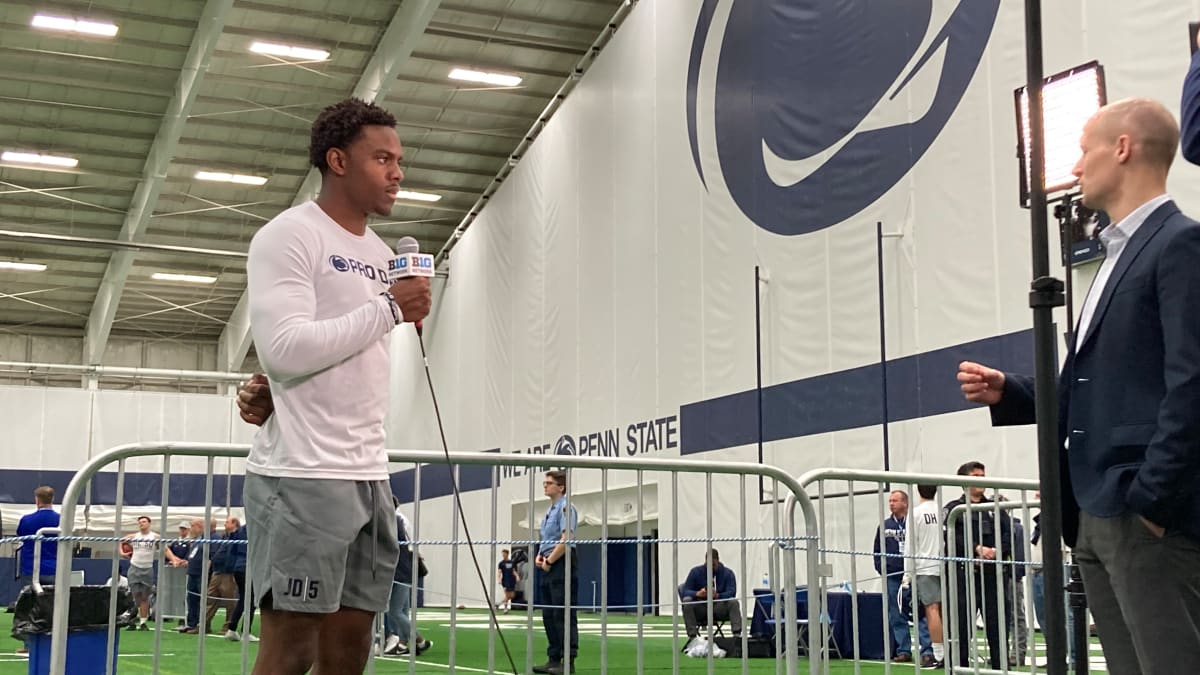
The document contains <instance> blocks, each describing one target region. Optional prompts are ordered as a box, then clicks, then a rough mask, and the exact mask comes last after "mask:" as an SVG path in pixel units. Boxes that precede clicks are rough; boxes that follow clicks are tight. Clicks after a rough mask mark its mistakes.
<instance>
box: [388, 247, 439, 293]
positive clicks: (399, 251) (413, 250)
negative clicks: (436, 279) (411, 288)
mask: <svg viewBox="0 0 1200 675" xmlns="http://www.w3.org/2000/svg"><path fill="white" fill-rule="evenodd" d="M420 251H421V245H420V244H418V243H417V240H416V239H413V238H412V237H401V238H400V241H397V242H396V257H395V258H392V259H391V260H389V261H388V269H387V280H388V282H396V281H399V280H401V279H407V278H408V277H432V276H433V256H432V255H430V254H428V253H421V252H420Z"/></svg>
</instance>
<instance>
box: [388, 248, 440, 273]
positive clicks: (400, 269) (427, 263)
mask: <svg viewBox="0 0 1200 675" xmlns="http://www.w3.org/2000/svg"><path fill="white" fill-rule="evenodd" d="M410 270H411V271H412V273H413V274H414V275H415V276H430V275H431V273H432V271H433V256H431V255H429V254H427V253H426V254H421V253H406V254H404V255H399V256H396V257H395V258H392V259H391V260H388V272H389V273H390V274H391V275H392V276H396V275H401V276H403V275H404V273H405V272H408V271H410Z"/></svg>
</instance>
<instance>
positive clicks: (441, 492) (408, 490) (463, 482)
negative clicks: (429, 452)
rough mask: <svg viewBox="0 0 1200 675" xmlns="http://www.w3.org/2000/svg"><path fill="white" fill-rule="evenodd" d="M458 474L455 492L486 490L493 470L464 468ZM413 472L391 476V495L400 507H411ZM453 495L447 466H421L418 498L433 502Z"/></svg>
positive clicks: (473, 466)
mask: <svg viewBox="0 0 1200 675" xmlns="http://www.w3.org/2000/svg"><path fill="white" fill-rule="evenodd" d="M484 452H500V448H492V449H491V450H484ZM458 469H459V471H458V489H459V491H461V492H472V491H474V490H487V489H489V488H491V487H492V476H493V474H494V473H495V468H494V467H490V466H479V465H474V464H471V465H465V466H460V467H459V468H458ZM416 481H417V471H416V469H405V470H404V471H399V472H397V473H394V474H392V494H394V495H395V496H396V499H398V500H399V501H400V503H401V504H411V503H412V502H413V495H414V494H415V493H416ZM450 494H454V488H453V486H452V485H451V483H450V467H448V466H446V465H444V464H426V465H422V466H421V499H422V500H426V499H434V498H436V497H445V496H446V495H450Z"/></svg>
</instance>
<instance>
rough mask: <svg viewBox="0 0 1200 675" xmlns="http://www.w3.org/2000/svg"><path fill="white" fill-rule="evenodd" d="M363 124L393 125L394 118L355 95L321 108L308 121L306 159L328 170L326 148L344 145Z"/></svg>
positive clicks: (324, 170) (394, 122)
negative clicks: (311, 121)
mask: <svg viewBox="0 0 1200 675" xmlns="http://www.w3.org/2000/svg"><path fill="white" fill-rule="evenodd" d="M365 126H381V127H391V128H393V129H395V128H396V118H395V117H393V116H392V114H391V113H390V112H388V111H386V110H384V109H383V108H380V107H379V106H377V105H375V104H374V103H367V102H366V101H363V100H361V99H357V98H348V99H346V100H344V101H340V102H338V103H334V104H333V105H331V106H329V107H328V108H326V109H324V110H322V111H321V114H320V115H318V116H317V119H316V121H315V122H313V125H312V140H311V141H310V142H309V144H308V161H309V162H311V163H312V165H313V166H315V167H317V169H319V170H320V171H321V174H322V175H324V174H325V172H326V171H328V170H329V163H328V162H327V161H326V160H325V155H326V153H328V152H329V149H330V148H345V147H347V146H348V145H350V144H351V143H352V142H354V139H355V138H356V137H357V136H358V132H359V131H361V130H362V128H363V127H365Z"/></svg>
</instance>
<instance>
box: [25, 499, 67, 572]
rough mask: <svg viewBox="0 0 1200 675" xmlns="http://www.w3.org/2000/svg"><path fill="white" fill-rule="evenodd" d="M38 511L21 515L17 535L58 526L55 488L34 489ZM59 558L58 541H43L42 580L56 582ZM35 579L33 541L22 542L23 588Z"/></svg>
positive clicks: (29, 534)
mask: <svg viewBox="0 0 1200 675" xmlns="http://www.w3.org/2000/svg"><path fill="white" fill-rule="evenodd" d="M33 498H34V501H35V502H36V503H37V511H34V512H33V513H30V514H27V515H24V516H21V521H20V522H19V523H17V536H18V537H26V536H33V535H35V534H37V531H38V530H40V529H42V528H43V527H58V523H59V520H58V518H59V516H58V513H57V512H56V511H55V510H54V488H52V487H50V486H48V485H43V486H41V487H40V488H38V489H36V490H34V491H33ZM57 560H58V542H50V541H43V542H42V555H41V561H40V567H41V570H40V572H39V574H40V575H41V582H42V583H43V584H52V583H54V572H55V568H56V564H55V563H56V562H57ZM31 581H33V541H26V542H24V543H23V544H21V586H22V588H23V587H25V586H27V585H29V583H30V582H31Z"/></svg>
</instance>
